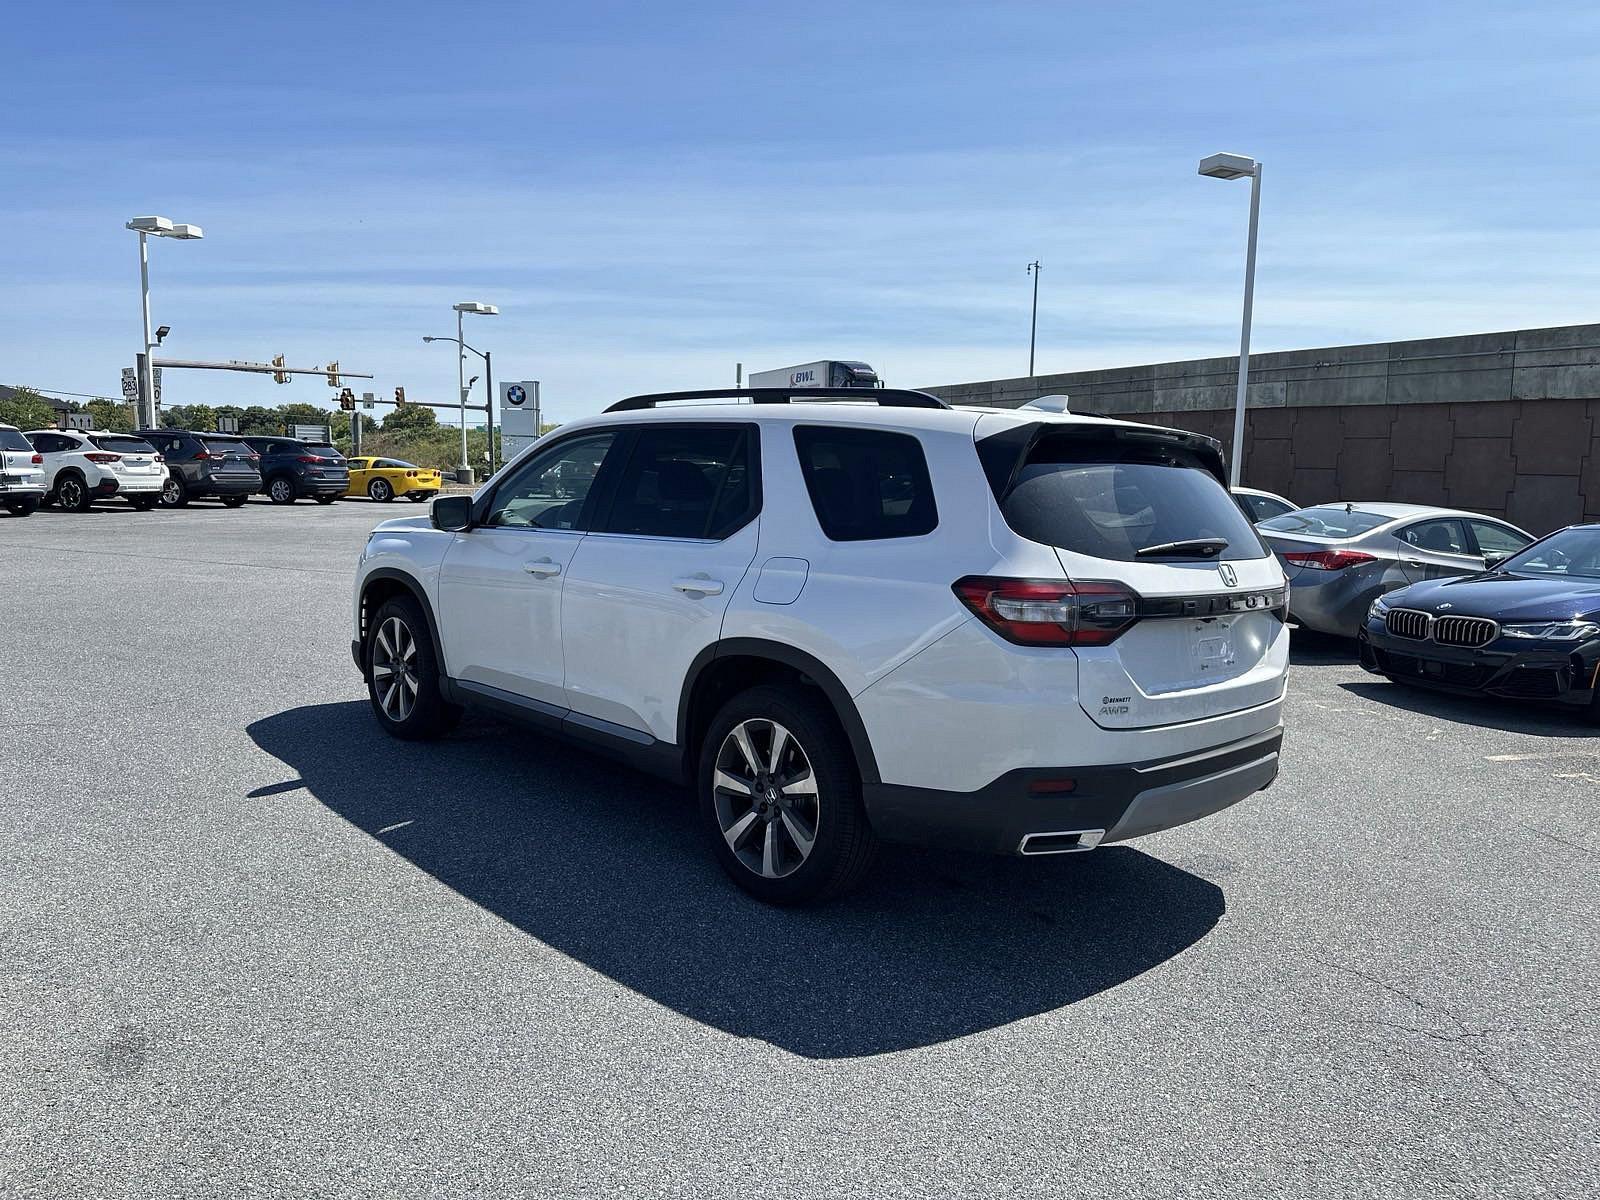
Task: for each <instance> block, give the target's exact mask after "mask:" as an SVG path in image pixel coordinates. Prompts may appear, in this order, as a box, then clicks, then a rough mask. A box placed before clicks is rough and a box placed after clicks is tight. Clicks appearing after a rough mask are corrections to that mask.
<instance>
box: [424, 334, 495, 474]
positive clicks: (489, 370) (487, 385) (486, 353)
mask: <svg viewBox="0 0 1600 1200" xmlns="http://www.w3.org/2000/svg"><path fill="white" fill-rule="evenodd" d="M422 340H423V341H425V342H454V343H455V344H456V356H457V357H458V358H459V357H460V354H461V351H463V350H471V351H472V353H474V354H476V355H477V356H478V357H479V358H481V359H483V379H484V396H483V409H484V415H485V416H486V417H487V420H486V421H485V422H484V424H485V425H486V426H487V427H488V431H489V474H491V475H493V474H494V470H495V467H494V462H495V452H494V451H495V447H494V352H493V351H492V350H479V349H477V348H476V347H474V346H469V345H467V344H466V342H464V341H462V340H461V339H460V338H452V337H427V336H424V337H423V339H422ZM461 399H462V403H463V404H465V403H466V389H462V396H461ZM465 421H466V418H465V414H463V417H462V423H463V427H464V426H465ZM462 454H463V456H465V454H466V451H464V450H463V451H462Z"/></svg>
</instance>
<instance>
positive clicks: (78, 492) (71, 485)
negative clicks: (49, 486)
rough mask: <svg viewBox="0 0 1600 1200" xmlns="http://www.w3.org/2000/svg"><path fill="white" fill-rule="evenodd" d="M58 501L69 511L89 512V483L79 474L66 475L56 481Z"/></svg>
mask: <svg viewBox="0 0 1600 1200" xmlns="http://www.w3.org/2000/svg"><path fill="white" fill-rule="evenodd" d="M56 503H57V504H59V505H60V506H61V507H62V508H64V509H65V510H66V511H67V512H78V513H81V512H88V511H89V503H90V499H89V485H88V484H86V483H84V481H83V480H82V478H80V477H79V476H77V475H67V476H64V477H63V478H62V479H61V480H60V481H58V482H57V483H56Z"/></svg>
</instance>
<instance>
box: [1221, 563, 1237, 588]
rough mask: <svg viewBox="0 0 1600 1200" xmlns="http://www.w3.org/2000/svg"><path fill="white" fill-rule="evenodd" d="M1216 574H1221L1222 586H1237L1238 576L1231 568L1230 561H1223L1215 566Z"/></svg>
mask: <svg viewBox="0 0 1600 1200" xmlns="http://www.w3.org/2000/svg"><path fill="white" fill-rule="evenodd" d="M1217 574H1218V575H1220V576H1222V583H1223V586H1224V587H1238V586H1239V576H1238V574H1237V573H1236V572H1235V571H1234V569H1233V564H1232V563H1223V564H1222V565H1221V566H1219V567H1218V568H1217Z"/></svg>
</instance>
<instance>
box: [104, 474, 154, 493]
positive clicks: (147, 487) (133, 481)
mask: <svg viewBox="0 0 1600 1200" xmlns="http://www.w3.org/2000/svg"><path fill="white" fill-rule="evenodd" d="M164 483H166V480H165V479H164V478H163V477H161V476H159V475H139V476H124V477H123V478H121V479H115V478H112V477H111V476H109V475H107V476H105V477H104V478H103V479H101V480H100V482H99V483H96V484H93V485H91V486H90V488H89V491H90V492H91V493H93V494H94V495H96V496H154V495H158V494H159V493H160V491H161V486H162V484H164Z"/></svg>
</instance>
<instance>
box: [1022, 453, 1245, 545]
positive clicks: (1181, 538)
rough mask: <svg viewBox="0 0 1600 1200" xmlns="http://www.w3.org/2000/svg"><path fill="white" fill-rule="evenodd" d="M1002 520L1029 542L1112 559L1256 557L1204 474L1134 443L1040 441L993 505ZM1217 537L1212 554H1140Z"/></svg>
mask: <svg viewBox="0 0 1600 1200" xmlns="http://www.w3.org/2000/svg"><path fill="white" fill-rule="evenodd" d="M1000 509H1001V511H1002V512H1003V513H1004V514H1005V518H1006V523H1007V524H1008V525H1010V526H1011V528H1012V529H1014V530H1015V531H1016V532H1017V533H1019V534H1021V535H1022V536H1023V537H1025V538H1028V539H1029V540H1030V541H1035V542H1043V543H1044V544H1045V545H1047V546H1057V547H1059V548H1060V549H1062V550H1070V551H1072V552H1073V553H1074V554H1086V555H1089V556H1090V557H1092V558H1105V559H1111V560H1113V561H1117V562H1132V561H1134V560H1135V559H1138V560H1139V561H1148V562H1173V561H1183V560H1184V559H1185V558H1203V559H1208V560H1213V561H1214V560H1215V559H1219V558H1222V559H1244V558H1262V557H1265V555H1266V554H1267V550H1266V548H1265V547H1264V546H1262V544H1261V540H1260V539H1259V538H1258V537H1256V533H1255V529H1254V528H1253V527H1252V526H1251V524H1250V521H1249V518H1247V517H1246V516H1245V515H1244V513H1243V512H1242V511H1241V510H1240V508H1239V506H1238V505H1237V504H1235V503H1234V500H1233V497H1232V496H1230V495H1229V494H1228V492H1227V491H1226V489H1224V488H1223V486H1222V485H1221V484H1220V483H1218V482H1217V479H1216V477H1215V476H1214V475H1212V474H1211V473H1210V472H1209V471H1206V470H1203V469H1202V468H1201V467H1199V466H1197V465H1191V464H1190V463H1187V462H1184V461H1182V460H1181V459H1180V458H1176V457H1173V456H1171V455H1166V454H1159V453H1151V454H1150V455H1148V457H1146V456H1144V455H1143V454H1141V452H1140V450H1139V449H1138V448H1136V447H1133V446H1126V445H1107V446H1105V447H1103V448H1102V447H1097V446H1096V445H1095V444H1094V443H1089V442H1063V443H1058V444H1057V445H1055V446H1054V447H1052V446H1051V444H1050V443H1049V442H1042V443H1041V444H1040V445H1039V446H1038V447H1036V448H1035V449H1034V450H1033V451H1032V452H1031V453H1030V455H1029V458H1028V461H1027V462H1026V463H1025V464H1024V465H1023V467H1022V469H1021V470H1020V471H1019V472H1018V473H1017V476H1016V481H1015V483H1014V484H1013V485H1012V487H1011V490H1010V491H1009V492H1008V493H1007V494H1006V496H1005V497H1004V499H1002V500H1001V502H1000ZM1194 539H1209V540H1221V541H1224V542H1226V543H1227V545H1226V547H1224V548H1223V549H1222V551H1221V552H1220V553H1217V554H1201V553H1198V552H1197V553H1194V554H1189V555H1185V554H1183V553H1181V552H1180V553H1174V554H1163V555H1161V556H1159V557H1149V556H1146V557H1141V556H1140V555H1139V551H1140V550H1143V549H1145V548H1147V547H1154V546H1161V545H1165V544H1167V543H1170V542H1187V541H1191V540H1194Z"/></svg>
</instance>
